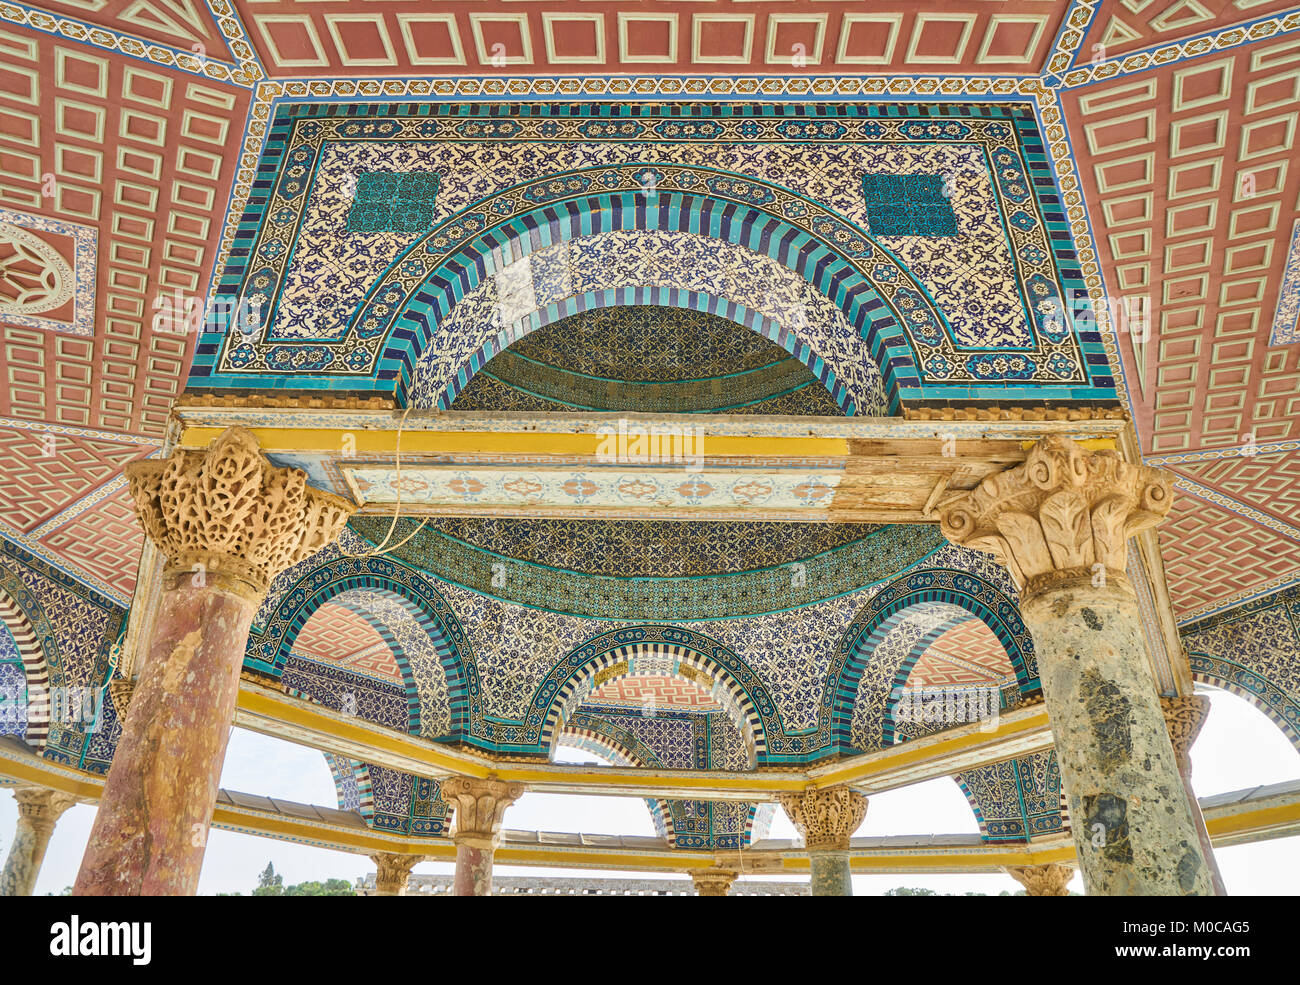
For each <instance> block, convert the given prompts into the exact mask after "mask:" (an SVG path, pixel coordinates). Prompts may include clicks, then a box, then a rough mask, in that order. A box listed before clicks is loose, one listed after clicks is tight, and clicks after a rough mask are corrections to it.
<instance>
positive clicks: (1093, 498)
mask: <svg viewBox="0 0 1300 985" xmlns="http://www.w3.org/2000/svg"><path fill="white" fill-rule="evenodd" d="M1172 502H1173V487H1172V484H1171V482H1170V481H1169V477H1168V476H1167V475H1166V474H1165V473H1163V472H1161V471H1160V470H1159V469H1153V468H1149V467H1147V466H1144V465H1135V464H1133V463H1130V462H1127V461H1125V460H1124V459H1123V458H1122V457H1121V456H1120V455H1119V454H1118V453H1117V452H1114V451H1100V452H1089V451H1087V450H1085V449H1084V448H1083V447H1082V446H1081V445H1079V444H1078V443H1076V442H1074V441H1071V440H1070V439H1068V438H1065V437H1061V436H1059V435H1053V436H1050V437H1047V438H1044V439H1043V440H1041V441H1039V442H1038V443H1037V444H1036V445H1034V447H1033V448H1031V449H1030V450H1029V453H1028V455H1027V456H1026V459H1025V462H1024V463H1023V464H1021V465H1017V466H1015V467H1014V468H1011V469H1008V470H1007V471H1005V472H1002V473H1000V474H998V475H995V476H990V477H988V478H986V479H984V480H983V481H981V482H980V484H979V485H978V486H977V487H976V488H975V489H973V490H971V491H970V492H965V493H959V494H956V495H955V496H954V497H953V498H951V499H948V500H945V501H944V502H942V503H940V504H939V506H938V512H939V523H940V527H941V529H942V530H943V532H944V535H945V536H946V537H947V538H948V539H949V540H951V541H952V542H953V543H954V544H959V545H961V546H964V547H969V548H972V549H974V550H980V551H987V552H989V553H991V554H993V555H994V556H995V557H997V558H998V559H999V560H1000V561H1002V563H1003V564H1005V565H1006V566H1007V569H1008V570H1009V571H1010V573H1011V577H1012V578H1013V579H1014V581H1015V582H1016V585H1017V587H1018V588H1019V589H1020V609H1021V614H1022V616H1023V617H1024V620H1025V624H1026V625H1027V626H1028V627H1029V630H1030V633H1031V634H1032V635H1033V638H1034V655H1035V657H1036V659H1037V663H1038V671H1039V676H1040V678H1041V681H1042V686H1043V699H1044V701H1045V702H1046V704H1047V711H1048V715H1049V716H1050V717H1051V720H1052V733H1053V737H1054V738H1055V740H1056V755H1057V759H1058V761H1059V763H1060V768H1061V783H1062V786H1063V787H1064V789H1065V793H1066V798H1067V800H1068V802H1069V805H1070V827H1071V830H1072V832H1073V834H1074V841H1075V849H1076V852H1077V855H1078V860H1079V866H1080V869H1081V870H1082V872H1083V879H1084V884H1085V885H1086V886H1087V889H1088V892H1089V893H1090V894H1093V895H1157V896H1163V895H1179V896H1184V895H1186V896H1200V895H1209V894H1210V893H1211V892H1212V883H1211V878H1210V874H1209V866H1208V864H1207V861H1206V858H1205V853H1204V850H1203V849H1202V847H1201V842H1200V839H1199V838H1198V837H1197V833H1196V828H1195V825H1194V824H1193V821H1192V809H1191V806H1190V805H1189V804H1188V797H1187V793H1186V791H1185V790H1184V787H1183V782H1182V778H1181V777H1180V776H1179V772H1178V767H1177V764H1176V763H1175V760H1174V752H1173V748H1172V746H1171V745H1170V741H1169V733H1168V732H1167V731H1166V729H1165V723H1164V717H1163V715H1162V714H1161V711H1160V701H1159V698H1158V696H1157V694H1156V688H1155V682H1154V681H1153V680H1152V677H1151V672H1150V669H1149V661H1148V655H1147V649H1146V637H1145V635H1144V633H1143V630H1142V618H1141V613H1140V611H1139V609H1138V605H1137V598H1136V596H1135V595H1134V592H1133V587H1132V585H1131V584H1130V583H1129V581H1128V578H1127V576H1126V575H1125V568H1126V566H1127V563H1128V540H1129V538H1130V537H1132V536H1133V535H1134V534H1136V533H1138V532H1139V531H1141V530H1145V529H1147V528H1150V527H1154V526H1155V525H1156V524H1158V523H1159V522H1160V521H1161V520H1162V519H1163V518H1164V517H1165V515H1166V514H1168V512H1169V507H1170V504H1171V503H1172Z"/></svg>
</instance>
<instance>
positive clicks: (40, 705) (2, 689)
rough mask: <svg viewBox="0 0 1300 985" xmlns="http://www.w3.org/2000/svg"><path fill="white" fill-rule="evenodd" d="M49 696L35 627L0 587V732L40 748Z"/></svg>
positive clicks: (47, 720) (47, 723)
mask: <svg viewBox="0 0 1300 985" xmlns="http://www.w3.org/2000/svg"><path fill="white" fill-rule="evenodd" d="M50 644H51V645H53V640H52V639H51V640H50ZM49 698H50V670H49V666H48V664H47V663H46V661H45V651H44V649H43V648H42V646H41V642H40V639H39V638H38V637H37V634H36V629H35V627H34V626H33V625H32V623H31V620H30V619H28V618H27V614H26V613H25V612H24V611H23V610H22V608H21V607H20V606H19V605H18V602H17V601H16V600H15V599H14V598H13V596H11V595H9V593H7V592H5V591H3V590H0V735H16V736H18V737H19V738H20V739H22V740H23V741H24V742H26V743H27V744H28V745H29V746H32V747H33V748H35V749H38V750H39V749H40V748H42V747H43V746H44V745H45V740H46V739H47V738H48V737H49V734H50V700H49Z"/></svg>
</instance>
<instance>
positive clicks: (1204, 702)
mask: <svg viewBox="0 0 1300 985" xmlns="http://www.w3.org/2000/svg"><path fill="white" fill-rule="evenodd" d="M1160 710H1161V711H1162V712H1164V715H1165V725H1166V726H1167V727H1168V728H1169V741H1170V742H1172V743H1173V746H1174V758H1175V759H1176V760H1177V761H1178V772H1180V773H1184V774H1185V773H1187V772H1189V771H1190V770H1191V768H1192V760H1191V754H1192V743H1193V742H1195V741H1196V737H1197V736H1198V735H1200V733H1201V726H1203V725H1204V724H1205V719H1206V718H1207V717H1208V716H1209V714H1210V699H1209V698H1207V697H1204V696H1203V695H1200V694H1188V695H1184V696H1182V697H1178V698H1161V699H1160Z"/></svg>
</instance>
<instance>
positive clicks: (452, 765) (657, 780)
mask: <svg viewBox="0 0 1300 985" xmlns="http://www.w3.org/2000/svg"><path fill="white" fill-rule="evenodd" d="M235 724H236V725H238V726H239V727H241V728H247V729H250V730H251V731H255V732H260V733H262V734H264V735H270V736H274V737H276V738H280V739H285V740H287V741H289V742H294V743H297V744H299V745H305V746H310V747H312V748H315V749H319V750H321V751H322V752H329V753H334V754H335V755H339V756H344V757H346V758H348V759H355V760H359V761H361V762H366V763H374V764H376V765H379V766H387V767H389V768H391V769H397V770H401V771H403V772H406V773H413V774H415V775H417V776H427V777H431V778H434V779H438V778H440V777H444V776H449V775H463V776H474V777H483V776H487V775H488V774H489V773H491V774H492V775H494V776H497V777H499V778H500V779H502V780H517V781H519V782H521V783H523V784H525V785H526V786H527V787H528V788H529V789H530V790H535V791H538V792H540V793H567V794H601V795H605V796H627V797H670V798H685V799H697V800H742V801H770V800H775V799H776V796H777V795H778V794H780V793H786V792H795V791H799V790H803V789H805V788H807V787H809V786H815V787H829V786H836V785H838V784H844V783H846V784H849V785H850V786H853V787H854V788H855V789H859V790H862V791H864V792H866V793H878V792H881V791H883V790H891V789H894V788H896V787H903V786H908V785H910V784H913V783H920V782H922V781H924V780H930V779H933V778H935V777H938V776H948V775H950V774H951V773H954V772H959V771H961V770H963V769H968V768H970V767H972V766H976V765H979V764H982V763H994V762H1000V761H1002V760H1005V759H1011V758H1013V757H1016V756H1024V755H1027V754H1029V753H1031V752H1037V751H1039V750H1042V749H1047V748H1049V747H1050V746H1051V744H1052V736H1051V730H1050V728H1049V726H1048V721H1047V714H1046V712H1045V710H1044V709H1043V706H1042V705H1032V706H1030V707H1028V708H1022V709H1017V710H1016V711H1012V712H1008V713H1006V714H1004V715H1002V716H1000V717H999V719H998V722H997V726H996V727H995V728H993V729H988V730H985V729H984V728H983V726H982V723H972V724H970V725H964V726H961V727H960V728H956V729H951V730H948V731H945V732H942V733H939V734H937V735H931V736H926V737H924V738H921V739H915V740H913V741H911V742H905V743H903V744H902V745H897V746H890V747H888V748H886V749H880V750H877V751H874V752H868V753H862V754H860V755H857V756H850V757H846V758H845V759H842V760H839V761H837V762H834V763H829V764H825V765H821V766H815V767H812V768H808V769H789V770H787V769H762V770H754V771H747V772H726V771H706V770H650V769H641V768H633V767H618V766H579V765H569V764H564V763H545V762H538V763H518V762H496V761H494V760H493V759H492V758H490V757H488V756H485V755H483V754H481V753H475V752H469V751H465V750H461V749H456V748H452V747H450V746H447V745H443V744H440V743H436V742H430V741H429V740H428V739H424V738H421V737H419V736H413V735H407V734H405V733H402V732H398V731H395V730H393V729H387V728H384V727H383V726H380V725H376V724H374V723H372V722H367V721H364V720H363V719H359V718H356V717H354V716H348V715H344V714H342V713H340V712H337V711H333V710H331V709H329V708H325V707H322V706H321V705H315V704H310V703H308V702H306V701H303V700H301V699H299V698H295V697H291V696H289V695H287V694H284V693H282V692H280V691H278V690H275V689H272V688H269V687H266V686H265V685H262V684H257V683H254V682H252V681H249V680H246V679H245V680H241V681H240V692H239V701H238V704H237V705H236V709H235Z"/></svg>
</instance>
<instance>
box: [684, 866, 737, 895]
mask: <svg viewBox="0 0 1300 985" xmlns="http://www.w3.org/2000/svg"><path fill="white" fill-rule="evenodd" d="M691 881H692V882H694V883H695V895H696V896H730V895H731V884H732V883H733V882H735V881H736V870H735V869H691Z"/></svg>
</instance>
